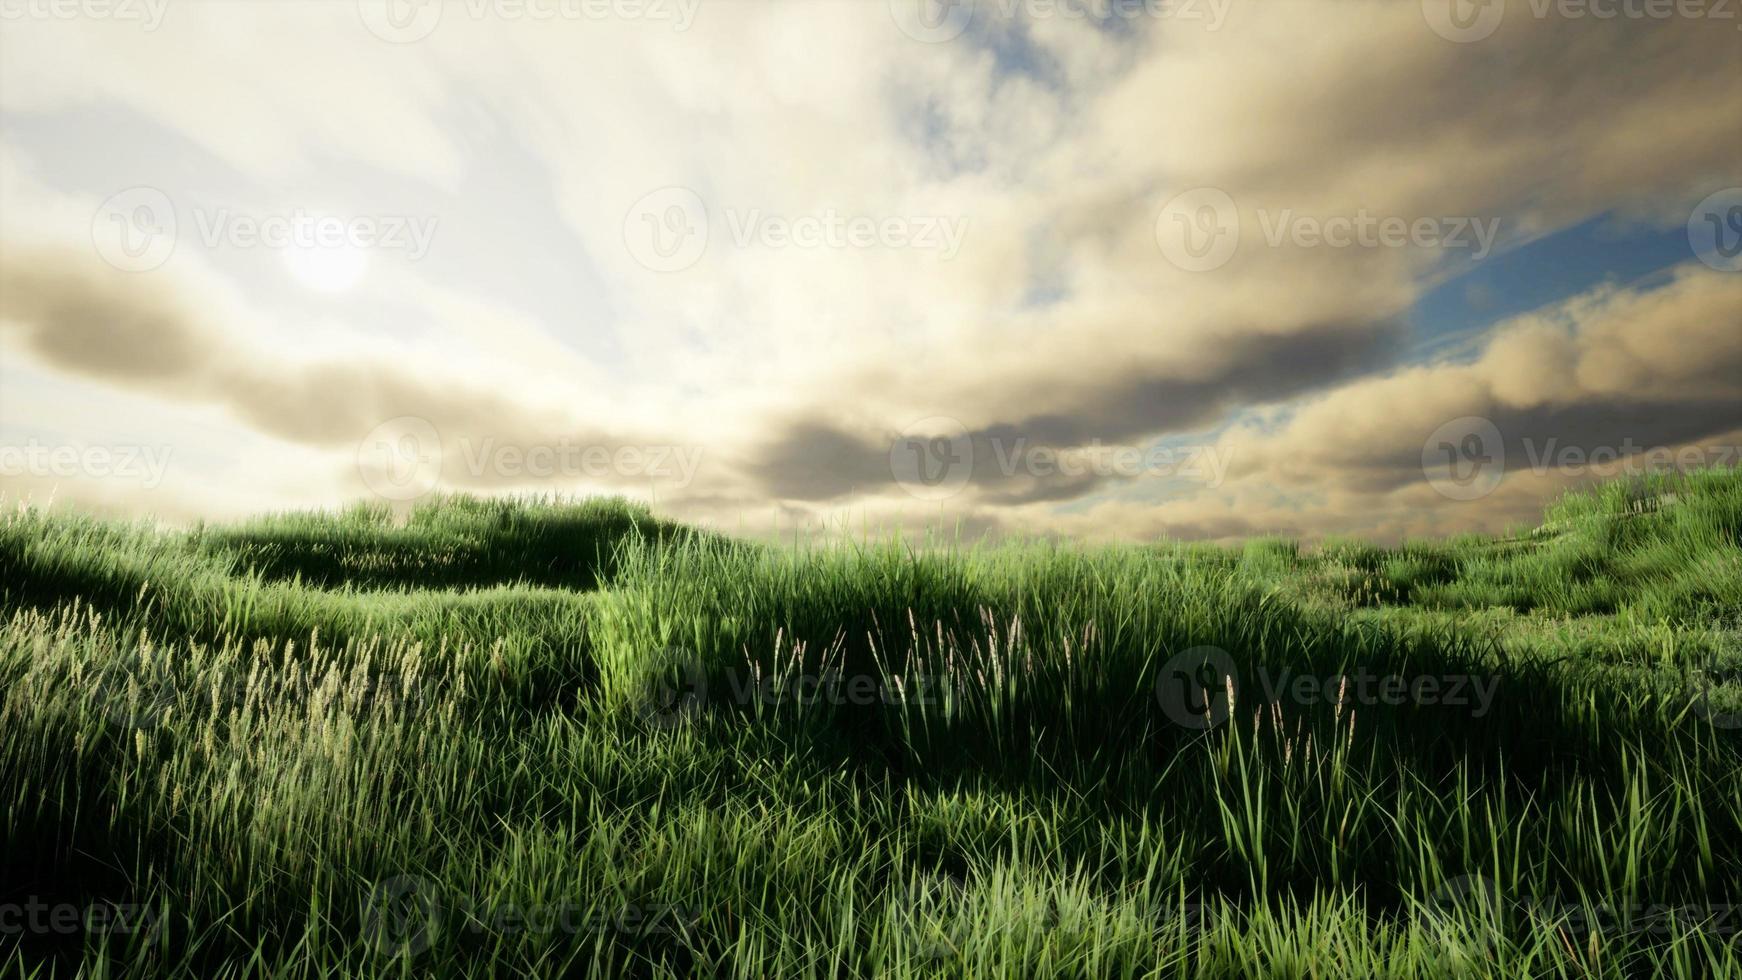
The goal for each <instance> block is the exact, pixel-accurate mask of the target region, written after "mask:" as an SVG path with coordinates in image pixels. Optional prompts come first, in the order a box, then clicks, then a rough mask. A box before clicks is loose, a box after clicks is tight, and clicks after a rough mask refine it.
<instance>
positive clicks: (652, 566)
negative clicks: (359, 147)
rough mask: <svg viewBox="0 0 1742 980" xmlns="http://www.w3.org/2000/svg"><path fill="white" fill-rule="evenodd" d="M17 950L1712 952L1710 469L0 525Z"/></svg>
mask: <svg viewBox="0 0 1742 980" xmlns="http://www.w3.org/2000/svg"><path fill="white" fill-rule="evenodd" d="M0 589H3V590H4V606H5V616H4V620H5V622H4V626H3V627H0V686H3V694H0V698H3V700H0V803H3V805H4V807H5V819H4V823H3V831H4V834H5V848H4V865H3V867H0V965H3V966H4V971H5V973H4V975H6V976H71V975H74V974H75V973H79V974H83V975H89V976H104V975H116V976H158V975H190V976H200V977H230V976H235V977H240V976H266V975H272V976H298V977H300V976H340V975H344V976H371V975H380V976H419V977H421V976H445V975H489V974H494V975H502V976H508V975H514V974H515V973H516V972H517V971H518V972H521V973H525V974H527V975H535V976H563V975H574V976H582V975H597V976H672V977H689V976H731V977H744V978H772V977H873V976H876V977H902V976H914V977H920V976H926V977H930V976H960V977H1050V976H1073V977H1126V976H1142V977H1150V976H1155V977H1182V978H1184V977H1257V976H1275V977H1303V978H1305V977H1313V978H1323V977H1372V976H1410V977H1441V976H1445V977H1453V976H1497V977H1525V976H1545V977H1658V976H1662V977H1709V976H1742V938H1739V937H1742V472H1737V471H1723V470H1708V471H1703V472H1699V473H1694V474H1689V475H1686V476H1681V477H1676V476H1659V477H1653V478H1647V479H1639V480H1633V481H1629V482H1624V483H1614V484H1609V485H1605V486H1602V487H1600V488H1597V489H1596V490H1594V491H1592V492H1589V493H1586V494H1583V495H1577V496H1572V497H1569V498H1567V499H1565V500H1563V501H1561V502H1560V503H1558V504H1557V505H1555V506H1554V507H1553V508H1552V509H1551V510H1550V511H1549V513H1548V514H1547V515H1545V521H1544V526H1543V527H1542V528H1541V529H1539V530H1538V531H1536V532H1521V533H1520V534H1518V535H1515V536H1512V537H1509V538H1507V539H1504V540H1493V539H1480V538H1461V539H1455V540H1450V541H1438V542H1412V543H1408V544H1405V545H1403V546H1401V547H1396V548H1381V547H1376V546H1372V545H1368V544H1363V543H1360V542H1349V541H1333V542H1325V543H1323V544H1320V545H1316V546H1312V547H1307V546H1300V545H1297V544H1295V543H1293V542H1287V541H1272V540H1265V541H1255V542H1252V543H1249V544H1247V545H1246V546H1244V547H1242V548H1218V547H1209V546H1188V545H1173V544H1166V545H1157V546H1149V547H1137V546H1130V547H1115V548H1083V547H1075V546H1068V545H1061V544H1039V543H1027V544H1006V545H997V546H991V545H989V546H985V547H981V548H974V549H967V548H959V547H948V548H945V547H939V548H913V547H911V546H909V545H907V544H904V543H902V542H901V541H899V540H895V539H891V540H887V541H875V542H861V543H857V544H851V545H843V544H839V543H834V544H829V543H822V542H818V543H815V544H813V545H810V546H793V545H786V546H771V545H765V544H756V543H750V542H744V541H737V540H731V539H727V538H722V537H718V536H713V535H709V534H704V533H700V532H696V531H692V530H688V529H685V528H683V527H679V526H676V525H673V524H670V523H667V522H663V521H661V520H658V519H655V518H654V517H653V516H651V515H650V514H648V513H647V512H645V511H643V510H639V509H637V508H636V507H634V506H632V505H628V504H623V503H620V502H596V501H594V502H585V503H578V504H575V503H565V502H552V501H518V502H504V501H479V500H471V499H444V500H441V501H438V502H435V503H431V504H429V505H427V506H425V507H423V508H422V509H420V510H418V511H417V512H416V513H415V514H413V515H412V516H411V517H410V518H409V519H408V520H398V521H396V520H394V519H393V518H391V516H390V515H389V514H388V513H387V512H386V511H384V510H381V509H371V508H366V507H364V508H358V509H354V510H350V511H347V512H344V513H342V514H324V515H291V516H276V517H271V518H265V519H261V520H257V521H254V522H251V523H244V524H240V525H235V526H224V527H201V528H197V529H191V530H181V531H166V530H159V529H153V528H149V527H145V526H126V525H119V524H108V523H102V522H99V521H95V520H90V519H84V518H79V517H76V516H70V515H64V514H47V513H42V512H39V511H34V510H28V509H26V510H18V511H15V512H13V513H11V514H9V515H8V516H6V517H5V518H4V519H3V522H0Z"/></svg>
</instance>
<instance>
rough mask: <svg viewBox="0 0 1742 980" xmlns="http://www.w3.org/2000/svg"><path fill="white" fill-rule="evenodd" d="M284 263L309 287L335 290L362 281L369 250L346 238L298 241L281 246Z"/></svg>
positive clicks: (366, 266)
mask: <svg viewBox="0 0 1742 980" xmlns="http://www.w3.org/2000/svg"><path fill="white" fill-rule="evenodd" d="M284 267H285V269H286V270H288V271H289V272H290V275H291V277H292V278H293V279H295V280H296V281H297V282H300V283H302V284H303V285H304V286H307V287H308V288H310V289H313V290H317V291H319V292H323V293H338V292H344V291H345V290H348V289H350V288H351V287H352V286H355V285H357V283H359V282H361V281H362V279H363V276H364V275H365V274H367V273H368V271H369V253H368V252H367V251H365V250H364V249H362V248H360V247H358V246H356V245H354V244H351V243H349V242H346V243H342V244H338V245H317V244H306V245H305V244H297V245H292V246H290V247H289V248H286V249H285V250H284Z"/></svg>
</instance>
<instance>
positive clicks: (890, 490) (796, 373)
mask: <svg viewBox="0 0 1742 980" xmlns="http://www.w3.org/2000/svg"><path fill="white" fill-rule="evenodd" d="M1739 269H1742V10H1738V8H1737V7H1736V5H1735V4H1734V3H1721V2H1719V0H1710V2H1709V3H1703V2H1700V0H1679V2H1675V3H1666V2H1662V0H1656V2H1650V3H1648V2H1646V0H1588V2H1586V0H1565V2H1557V3H1552V4H1551V3H1549V2H1547V0H1519V2H1509V3H1503V2H1501V0H1492V2H1490V3H1488V4H1485V5H1472V4H1470V3H1469V2H1467V0H1456V2H1447V3H1440V2H1438V0H1426V2H1425V3H1422V2H1416V0H1383V2H1364V0H1331V2H1323V3H1319V2H1307V0H978V2H974V0H956V2H954V3H945V4H941V5H940V4H939V3H938V0H803V2H799V0H790V2H782V0H446V2H445V3H444V2H440V0H0V493H4V495H5V497H6V498H7V499H8V500H13V501H16V500H26V501H32V502H36V503H49V502H52V505H53V506H56V507H69V508H81V509H92V510H100V511H103V512H109V513H125V514H140V515H155V516H157V517H159V518H163V519H167V520H173V521H183V520H189V519H193V518H198V517H231V516H236V515H241V514H246V513H250V512H258V511H262V510H282V509H295V508H308V507H324V506H338V505H342V504H344V503H346V502H349V501H354V500H359V499H368V500H381V501H387V502H390V503H393V504H395V505H396V506H402V505H406V504H409V503H413V502H415V501H416V500H418V499H423V496H424V495H426V494H428V493H431V492H437V491H444V490H445V491H465V492H474V493H517V492H526V491H544V492H548V491H559V492H564V493H617V494H625V495H629V496H633V497H638V498H643V499H648V500H651V501H653V502H654V503H655V505H656V506H657V507H658V508H659V509H660V510H661V511H662V512H664V513H668V514H671V515H673V516H677V517H680V518H683V519H686V520H692V521H697V522H701V523H706V524H709V525H712V526H717V527H723V528H728V529H744V530H750V531H757V530H766V529H768V528H775V527H778V528H783V529H788V528H794V527H807V526H841V525H844V524H845V525H851V526H853V527H862V526H864V525H866V524H871V525H883V524H893V523H898V522H899V523H900V524H902V525H903V526H908V527H912V526H918V525H921V524H930V523H934V522H937V521H943V522H946V523H948V524H951V525H955V526H958V527H961V528H964V529H967V530H971V531H980V530H990V531H999V532H1016V533H1040V534H1053V533H1060V534H1066V535H1071V536H1076V537H1082V538H1094V539H1102V538H1126V539H1135V540H1149V539H1154V538H1156V537H1158V536H1162V535H1166V536H1172V537H1177V538H1210V539H1231V538H1239V537H1243V536H1247V535H1254V534H1264V533H1283V534H1290V535H1299V536H1305V537H1316V536H1320V535H1324V534H1330V533H1352V534H1358V535H1363V536H1369V537H1373V538H1376V539H1395V538H1397V537H1399V536H1403V535H1416V534H1445V533H1453V532H1458V531H1465V530H1488V531H1494V530H1502V529H1504V528H1506V527H1509V526H1514V525H1517V524H1519V523H1523V522H1531V521H1533V520H1534V518H1535V515H1536V514H1537V511H1538V509H1539V508H1540V506H1541V505H1542V503H1543V502H1544V501H1545V500H1548V499H1552V497H1553V496H1555V495H1556V494H1558V493H1560V492H1562V491H1563V490H1564V489H1566V488H1567V487H1570V486H1575V485H1578V484H1580V483H1582V482H1585V481H1588V480H1590V479H1592V478H1593V477H1601V476H1611V475H1615V474H1618V473H1622V472H1626V471H1627V470H1628V469H1630V468H1641V467H1645V466H1650V465H1660V466H1661V465H1678V464H1679V465H1694V464H1720V465H1721V464H1725V463H1735V462H1739V460H1737V458H1736V454H1737V449H1736V448H1735V447H1737V446H1738V445H1742V271H1739Z"/></svg>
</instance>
